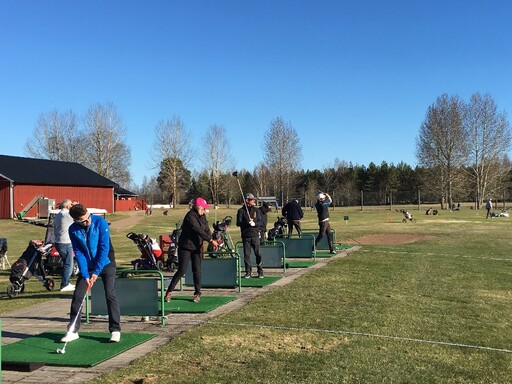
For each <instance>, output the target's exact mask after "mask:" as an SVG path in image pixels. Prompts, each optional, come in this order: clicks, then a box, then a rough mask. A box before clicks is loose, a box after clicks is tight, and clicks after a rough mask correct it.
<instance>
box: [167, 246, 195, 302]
mask: <svg viewBox="0 0 512 384" xmlns="http://www.w3.org/2000/svg"><path fill="white" fill-rule="evenodd" d="M191 260H192V277H193V278H194V295H195V294H200V293H201V252H200V251H199V250H197V251H189V250H186V249H178V270H177V271H176V273H175V274H174V276H173V277H172V280H171V284H169V287H168V288H167V292H172V291H173V290H174V288H176V285H177V284H178V282H179V281H180V279H181V278H182V277H183V276H185V272H187V268H188V263H189V262H190V261H191Z"/></svg>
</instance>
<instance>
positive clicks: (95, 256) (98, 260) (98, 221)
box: [69, 215, 113, 279]
mask: <svg viewBox="0 0 512 384" xmlns="http://www.w3.org/2000/svg"><path fill="white" fill-rule="evenodd" d="M69 237H70V239H71V244H73V250H74V251H75V257H76V261H77V263H78V268H79V269H80V275H82V277H83V278H84V279H88V278H89V277H90V275H89V271H92V274H94V275H99V274H100V273H101V271H102V270H103V268H104V267H105V266H106V265H108V264H109V263H110V262H111V261H110V258H109V253H110V252H111V243H110V230H109V227H108V223H107V221H106V220H105V219H104V218H103V217H100V216H94V215H91V224H90V225H89V226H87V227H84V226H82V225H80V224H78V223H73V224H71V226H70V227H69ZM112 254H113V250H112Z"/></svg>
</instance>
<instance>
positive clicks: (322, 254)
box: [315, 251, 336, 258]
mask: <svg viewBox="0 0 512 384" xmlns="http://www.w3.org/2000/svg"><path fill="white" fill-rule="evenodd" d="M315 256H316V257H320V258H329V257H333V256H336V255H335V254H332V253H329V251H316V255H315Z"/></svg>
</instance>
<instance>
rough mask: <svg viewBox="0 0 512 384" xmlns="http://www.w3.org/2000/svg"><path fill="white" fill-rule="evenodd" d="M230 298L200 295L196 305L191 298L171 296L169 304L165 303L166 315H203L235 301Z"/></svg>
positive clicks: (233, 298)
mask: <svg viewBox="0 0 512 384" xmlns="http://www.w3.org/2000/svg"><path fill="white" fill-rule="evenodd" d="M235 299H236V297H232V296H206V295H202V296H201V300H200V301H199V302H198V303H194V297H193V296H174V295H173V296H172V298H171V301H170V302H169V303H165V312H166V313H205V312H209V311H211V310H213V309H215V308H218V307H220V306H222V305H224V304H226V303H229V302H230V301H233V300H235Z"/></svg>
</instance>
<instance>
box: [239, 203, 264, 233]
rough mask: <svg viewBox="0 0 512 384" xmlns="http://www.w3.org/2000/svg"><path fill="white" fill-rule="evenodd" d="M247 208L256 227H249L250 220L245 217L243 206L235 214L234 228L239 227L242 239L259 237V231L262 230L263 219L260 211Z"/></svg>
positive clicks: (253, 207)
mask: <svg viewBox="0 0 512 384" xmlns="http://www.w3.org/2000/svg"><path fill="white" fill-rule="evenodd" d="M247 208H248V210H249V214H250V215H251V219H252V220H253V221H254V223H255V224H256V225H255V226H254V227H251V225H250V224H249V221H250V219H249V217H248V216H247V210H246V208H245V206H243V207H242V208H240V209H239V210H238V212H237V213H236V226H237V227H240V232H241V234H242V238H249V237H260V232H259V230H260V229H261V228H263V218H262V217H261V211H260V209H259V208H256V207H255V206H252V207H249V206H247Z"/></svg>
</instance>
